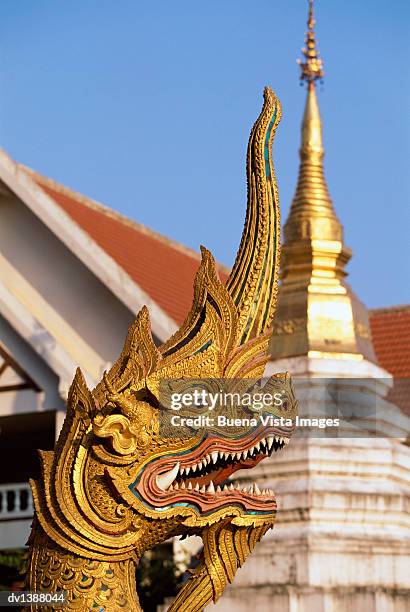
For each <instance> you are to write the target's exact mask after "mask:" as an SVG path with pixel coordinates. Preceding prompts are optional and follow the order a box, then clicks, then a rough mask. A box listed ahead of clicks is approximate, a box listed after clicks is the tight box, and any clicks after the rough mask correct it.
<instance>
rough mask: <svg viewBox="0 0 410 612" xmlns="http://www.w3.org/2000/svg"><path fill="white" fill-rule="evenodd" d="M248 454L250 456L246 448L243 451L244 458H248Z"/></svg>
mask: <svg viewBox="0 0 410 612" xmlns="http://www.w3.org/2000/svg"><path fill="white" fill-rule="evenodd" d="M247 456H248V449H246V450H244V451H243V453H242V457H243V458H244V459H246V458H247Z"/></svg>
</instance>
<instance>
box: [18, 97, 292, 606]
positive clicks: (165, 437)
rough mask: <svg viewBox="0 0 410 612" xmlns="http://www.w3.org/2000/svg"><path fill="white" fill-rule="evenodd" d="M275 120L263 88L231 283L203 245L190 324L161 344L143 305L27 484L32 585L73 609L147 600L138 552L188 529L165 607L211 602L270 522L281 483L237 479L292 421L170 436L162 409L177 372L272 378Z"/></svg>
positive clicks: (197, 376) (181, 380)
mask: <svg viewBox="0 0 410 612" xmlns="http://www.w3.org/2000/svg"><path fill="white" fill-rule="evenodd" d="M280 116H281V107H280V103H279V101H278V99H277V98H276V96H275V95H274V93H273V92H272V91H271V90H270V89H268V88H267V89H265V92H264V105H263V109H262V112H261V114H260V116H259V118H258V120H257V121H256V123H255V125H254V127H253V129H252V132H251V136H250V140H249V145H248V157H247V175H248V176H247V178H248V208H247V215H246V221H245V227H244V231H243V236H242V241H241V244H240V248H239V251H238V255H237V258H236V261H235V265H234V267H233V269H232V272H231V274H230V276H229V279H228V281H227V283H226V285H224V284H223V283H222V282H221V281H220V279H219V277H218V274H217V272H216V268H215V262H214V260H213V257H212V255H211V254H210V253H209V252H208V251H207V250H206V249H204V248H202V262H201V265H200V267H199V270H198V273H197V276H196V279H195V285H194V300H193V306H192V309H191V312H190V313H189V315H188V317H187V319H186V320H185V322H184V323H183V325H182V327H181V328H180V329H179V330H178V331H177V332H176V333H175V334H174V336H172V338H170V340H168V342H166V343H165V344H164V345H162V346H160V347H157V346H156V345H155V344H154V342H153V339H152V335H151V330H150V322H149V315H148V311H147V309H146V308H143V309H142V310H141V312H140V313H139V314H138V315H137V317H136V320H135V322H134V324H133V325H132V326H131V328H130V329H129V332H128V335H127V338H126V342H125V346H124V349H123V351H122V353H121V355H120V357H119V359H118V360H117V362H116V363H115V364H114V366H113V367H112V368H111V370H110V371H109V372H108V373H106V374H105V375H104V377H103V380H102V381H101V382H100V384H99V385H98V386H97V387H96V388H95V389H94V390H93V391H90V390H89V389H88V388H87V386H86V383H85V381H84V379H83V376H82V374H81V372H80V371H77V374H76V376H75V379H74V381H73V384H72V386H71V389H70V392H69V397H68V405H67V416H66V419H65V423H64V426H63V429H62V431H61V434H60V437H59V440H58V442H57V445H56V448H55V451H54V452H51V451H50V452H42V453H41V457H42V467H43V478H42V479H41V480H40V481H38V482H32V490H33V496H34V502H35V509H36V514H35V521H34V525H33V531H32V535H31V539H30V550H29V555H28V569H27V586H28V587H29V588H30V589H31V590H39V591H58V590H64V591H66V593H67V596H68V599H69V605H68V608H67V609H68V610H84V611H85V610H90V609H94V608H93V606H94V607H95V606H97V609H98V606H99V607H100V609H102V610H105V611H107V612H112V611H116V610H140V607H139V603H138V596H137V593H136V587H135V565H136V564H137V562H138V559H139V558H140V557H141V555H142V554H143V552H144V551H145V550H146V549H148V548H151V547H152V546H154V545H155V544H157V543H159V542H162V541H165V540H166V539H168V538H170V537H172V536H175V535H184V536H185V535H193V534H195V535H200V536H201V537H202V539H203V543H204V551H203V556H202V562H201V564H200V565H199V566H198V568H197V569H196V570H195V572H194V574H193V575H192V577H191V578H190V580H189V581H188V582H187V583H186V584H185V586H184V587H183V588H182V589H181V591H180V592H179V594H178V596H177V598H176V600H175V602H174V603H173V604H172V605H171V608H170V610H178V611H180V612H181V611H184V610H186V611H189V612H195V611H197V610H198V611H199V610H202V609H203V608H204V607H205V606H206V605H207V604H208V603H209V602H210V601H212V600H214V601H216V599H217V598H218V597H219V596H220V595H221V593H222V591H223V589H224V587H225V586H226V584H227V583H228V582H230V581H232V580H233V577H234V575H235V572H236V570H237V568H238V567H239V566H241V564H242V563H243V562H244V561H245V559H246V557H247V555H248V554H249V553H250V552H251V551H252V549H253V547H254V546H255V544H256V543H257V542H258V540H259V539H260V538H261V537H262V536H263V534H264V533H265V532H266V531H267V530H268V529H269V528H271V527H272V526H273V524H274V520H275V512H276V503H275V498H274V495H273V492H272V491H271V490H262V491H260V490H259V489H258V487H257V485H254V486H253V485H252V486H251V487H249V488H248V487H247V488H245V489H241V488H240V487H238V486H235V484H234V483H233V482H232V481H230V480H228V478H229V477H230V476H231V475H232V474H233V473H234V472H235V471H236V470H239V469H244V468H252V467H253V466H255V465H256V464H257V463H258V462H259V461H261V460H262V459H264V458H266V457H268V456H269V455H270V454H271V453H272V452H273V451H275V450H278V449H280V448H282V447H283V446H284V445H285V444H286V443H287V442H288V441H289V436H290V435H291V433H292V431H293V427H292V426H286V425H265V426H262V424H261V423H259V422H258V423H257V424H256V425H255V422H254V421H252V423H250V424H249V426H244V427H242V428H240V431H239V430H238V429H234V430H233V431H232V430H231V431H230V433H224V431H222V430H221V429H218V427H214V428H211V429H207V428H204V427H202V428H201V427H200V428H197V429H191V430H190V429H189V428H188V431H189V432H190V433H188V435H187V434H186V432H185V434H184V435H182V434H181V435H179V434H178V433H175V434H174V435H172V434H170V433H167V430H166V428H163V427H161V419H162V417H163V415H166V413H169V410H170V408H169V406H167V405H166V402H165V400H164V397H165V396H166V389H167V388H168V387H167V384H168V382H169V381H178V385H179V386H178V388H179V390H181V389H187V388H189V387H190V386H192V384H193V382H192V381H197V382H198V381H200V382H202V383H203V384H204V385H207V386H208V388H212V387H214V388H215V387H219V386H220V385H221V384H224V385H226V386H227V387H229V389H230V390H232V389H236V390H237V389H241V390H242V391H243V390H246V389H248V388H249V387H250V386H251V384H252V385H253V381H254V380H255V379H260V378H261V377H262V375H263V371H264V367H265V364H266V361H267V351H268V344H269V339H270V330H271V323H272V318H273V312H274V306H275V301H276V292H277V286H278V270H279V248H280V243H279V241H280V236H279V235H280V231H279V204H278V194H277V188H276V184H275V178H274V173H273V165H272V157H271V148H272V141H273V137H274V133H275V130H276V127H277V125H278V123H279V120H280ZM221 381H223V383H222V382H221ZM164 389H165V391H164ZM264 390H265V391H267V390H270V391H271V392H272V393H274V392H275V391H278V390H280V391H281V393H282V397H283V401H282V402H281V404H280V406H277V407H273V408H268V409H266V410H265V414H267V415H274V416H275V417H281V416H284V417H286V419H293V418H294V416H295V413H296V412H295V411H296V402H295V399H294V396H293V393H292V389H291V385H290V380H289V377H288V375H287V374H283V375H280V374H278V375H276V376H274V377H273V378H271V379H270V380H269V381H268V382H267V384H266V385H265V387H264ZM249 410H251V408H250V409H249ZM41 609H42V610H44V607H43V608H41ZM50 609H51V608H50Z"/></svg>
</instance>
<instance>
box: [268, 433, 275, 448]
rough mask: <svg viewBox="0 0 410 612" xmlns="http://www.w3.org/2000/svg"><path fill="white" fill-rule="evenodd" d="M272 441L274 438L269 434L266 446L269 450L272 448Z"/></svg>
mask: <svg viewBox="0 0 410 612" xmlns="http://www.w3.org/2000/svg"><path fill="white" fill-rule="evenodd" d="M274 441H275V440H274V438H273V436H270V437H269V438H268V448H269V450H270V449H271V448H272V446H273V443H274Z"/></svg>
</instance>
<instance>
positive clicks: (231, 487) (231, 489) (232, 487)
mask: <svg viewBox="0 0 410 612" xmlns="http://www.w3.org/2000/svg"><path fill="white" fill-rule="evenodd" d="M229 490H230V491H235V487H234V486H233V483H232V482H231V484H230V485H229Z"/></svg>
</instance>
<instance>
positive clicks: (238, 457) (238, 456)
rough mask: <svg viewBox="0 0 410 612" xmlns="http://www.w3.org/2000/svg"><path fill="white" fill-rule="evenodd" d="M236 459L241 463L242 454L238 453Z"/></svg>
mask: <svg viewBox="0 0 410 612" xmlns="http://www.w3.org/2000/svg"><path fill="white" fill-rule="evenodd" d="M235 457H236V459H237V460H238V461H239V460H240V458H241V457H242V453H236V455H235Z"/></svg>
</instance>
